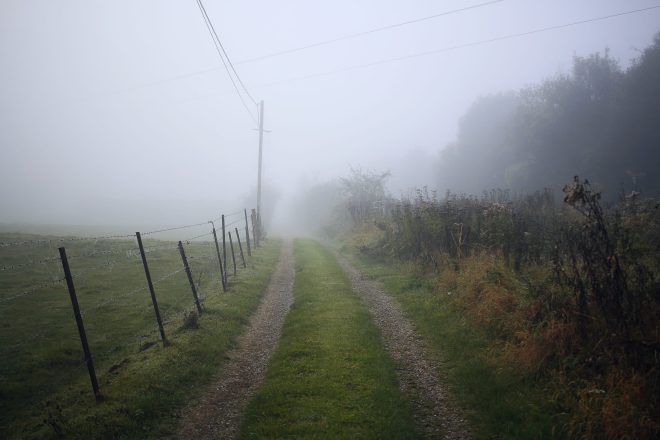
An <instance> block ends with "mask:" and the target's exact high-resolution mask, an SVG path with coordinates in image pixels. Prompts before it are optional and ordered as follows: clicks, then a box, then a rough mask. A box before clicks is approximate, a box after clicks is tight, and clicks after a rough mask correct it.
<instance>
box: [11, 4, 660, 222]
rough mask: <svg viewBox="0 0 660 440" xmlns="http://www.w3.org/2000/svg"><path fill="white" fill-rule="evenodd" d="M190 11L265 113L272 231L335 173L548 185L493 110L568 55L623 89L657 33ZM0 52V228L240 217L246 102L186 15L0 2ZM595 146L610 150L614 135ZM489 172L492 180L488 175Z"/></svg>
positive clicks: (629, 20) (316, 13) (374, 12)
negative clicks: (593, 60) (212, 32)
mask: <svg viewBox="0 0 660 440" xmlns="http://www.w3.org/2000/svg"><path fill="white" fill-rule="evenodd" d="M205 6H206V9H207V12H208V14H209V16H210V17H211V19H212V20H213V24H214V26H215V29H216V31H217V32H218V34H219V36H220V38H221V40H222V44H223V46H224V49H225V50H226V52H227V54H228V55H229V57H230V60H231V61H232V62H233V64H234V67H235V70H236V72H237V73H238V74H239V75H240V79H241V80H242V82H243V83H244V85H245V86H246V87H247V90H248V91H249V92H250V94H251V96H253V97H254V98H255V100H256V101H259V100H262V99H263V101H264V103H265V105H264V110H265V115H264V123H265V129H266V130H267V132H266V133H265V135H264V153H263V154H264V156H263V173H264V188H263V191H264V192H263V199H264V202H263V203H264V216H263V217H264V222H265V224H267V225H272V226H273V227H275V228H280V229H281V230H284V229H286V226H287V225H291V224H292V223H291V220H292V219H295V218H296V216H297V215H298V213H295V212H292V209H293V208H294V206H295V205H296V200H297V199H299V198H300V197H301V194H304V191H305V190H306V189H308V188H309V187H310V186H311V185H314V184H316V183H326V182H329V181H332V180H333V179H337V178H340V177H342V176H346V175H348V173H349V172H350V169H351V167H353V168H362V169H364V170H372V171H374V172H381V171H387V170H389V171H390V172H391V177H390V178H389V179H388V181H387V187H388V189H389V191H391V193H392V194H393V195H394V196H399V195H402V194H408V193H409V192H410V191H411V190H414V188H418V187H422V186H428V187H429V188H433V189H437V190H438V191H439V192H440V193H443V192H444V191H445V190H447V189H451V190H452V191H457V192H462V191H466V192H471V193H476V194H479V193H480V192H481V191H482V190H485V189H490V188H493V187H501V188H507V187H509V188H512V189H520V188H523V187H524V188H527V189H530V190H535V189H539V188H541V187H543V186H546V185H550V184H555V183H556V182H555V181H554V180H553V179H554V177H552V176H555V175H557V172H558V171H555V170H548V173H550V174H551V176H540V175H538V172H537V171H536V169H535V168H534V167H535V166H540V167H543V165H542V163H541V162H542V161H545V160H546V159H545V158H542V157H540V156H538V157H529V156H530V154H531V153H530V151H531V150H529V149H526V147H527V146H529V145H531V144H534V142H536V141H537V140H538V139H539V137H538V136H537V135H538V133H530V132H529V130H528V131H527V132H524V130H523V128H529V127H530V126H531V125H530V124H532V123H531V122H529V121H524V120H521V119H520V118H518V119H516V118H515V117H513V116H511V114H512V113H515V111H516V109H517V108H518V106H520V105H523V104H529V102H530V101H529V100H528V101H527V102H522V101H524V99H523V98H522V97H523V96H525V95H527V96H528V95H529V93H528V92H529V91H530V90H536V89H538V88H542V87H543V86H542V84H545V83H544V81H554V83H553V84H555V85H554V86H553V87H556V88H560V87H561V86H562V83H561V80H560V79H561V78H564V77H568V76H571V75H573V74H574V73H575V72H574V70H575V66H574V58H575V57H578V58H579V59H584V60H589V59H590V58H589V57H592V56H593V54H596V53H600V57H601V58H600V60H601V61H602V60H603V57H607V58H605V59H606V61H604V63H605V64H607V66H605V67H604V69H605V70H603V71H606V70H607V69H608V68H609V67H612V69H613V67H614V66H616V68H617V69H619V72H618V73H617V72H614V73H612V75H614V76H616V75H619V76H622V75H623V72H626V71H628V69H631V68H632V67H634V66H635V63H636V62H637V61H635V60H638V61H639V60H640V57H642V55H643V51H644V49H645V48H647V47H649V46H650V45H652V44H653V38H654V34H655V33H656V32H658V30H660V29H659V27H658V25H657V23H658V22H659V20H658V18H659V17H660V10H659V9H647V10H643V11H638V12H631V11H637V10H642V9H644V8H649V7H653V6H655V3H654V2H653V1H615V0H608V1H596V0H590V1H582V2H571V1H554V2H543V3H537V2H528V1H522V0H512V1H498V2H482V3H479V2H466V1H446V2H433V1H414V2H405V3H401V2H396V1H387V2H382V1H364V2H358V3H355V2H344V1H339V2H331V3H325V4H316V3H314V4H312V3H309V2H301V1H292V2H284V3H282V2H277V3H273V2H267V1H260V2H251V3H246V2H241V1H226V2H216V1H209V2H207V4H206V5H205ZM461 9H465V10H461ZM445 13H447V14H446V15H443V14H445ZM621 13H625V14H623V15H619V14H621ZM609 16H612V17H609ZM604 17H605V18H604ZM607 17H609V18H607ZM407 22H412V23H407ZM580 22H581V23H580ZM406 23H407V24H406ZM565 25H567V26H565ZM553 27H557V28H556V29H552V28H553ZM383 28H385V29H383ZM528 32H529V33H528ZM344 37H346V38H344ZM337 39H338V40H337ZM335 40H336V41H335ZM318 43H322V44H318ZM298 49H300V50H298ZM605 53H607V55H605ZM271 55H272V56H271ZM0 59H2V69H1V73H0V102H1V104H0V167H1V171H0V206H2V210H0V222H2V223H29V224H75V225H138V224H178V223H186V222H191V221H197V220H199V219H202V220H203V219H207V218H212V217H215V216H216V215H217V214H218V213H219V212H221V211H222V210H226V211H231V210H234V209H240V208H243V207H248V208H249V207H254V205H255V203H256V200H255V197H256V185H257V151H258V132H257V130H256V128H257V124H256V123H255V121H254V120H253V118H255V117H256V116H257V108H256V106H255V105H254V104H253V103H252V102H251V98H250V97H248V96H247V95H246V93H245V91H244V90H243V89H242V88H240V84H239V91H240V94H241V95H242V96H241V97H240V98H239V96H238V94H237V93H236V90H234V88H233V86H232V82H231V81H230V78H229V76H228V74H227V72H226V71H225V69H224V68H223V65H222V60H221V59H220V58H219V57H218V54H217V52H216V48H215V47H214V45H213V40H212V39H211V38H210V37H209V33H208V31H207V29H206V27H205V22H204V19H203V18H202V17H201V16H200V14H199V10H198V8H197V5H196V4H195V2H180V1H165V2H158V3H155V2H151V1H147V2H133V1H118V2H111V3H108V2H103V1H88V2H75V1H59V2H49V1H36V0H35V1H19V0H10V1H6V2H3V4H2V5H0ZM601 64H602V63H601ZM608 66H609V67H608ZM601 67H603V66H601ZM612 69H610V70H612ZM601 70H602V69H601ZM587 76H588V75H587ZM630 76H632V75H630ZM583 77H584V76H583ZM616 81H618V80H615V82H616ZM578 82H579V81H578ZM655 82H656V83H657V81H655ZM609 86H610V83H607V84H605V87H609ZM548 87H550V86H548ZM608 90H610V88H608ZM538 96H539V95H537V97H538ZM241 99H243V101H245V102H246V104H247V110H246V108H245V107H244V106H243V104H242V102H241ZM617 102H618V101H617ZM622 105H623V106H624V107H623V108H624V110H622V112H623V113H626V112H628V110H626V109H627V108H628V107H625V106H626V105H628V104H627V103H624V104H622ZM656 108H657V107H656ZM248 111H249V112H250V113H251V115H250V114H248ZM576 111H577V112H578V113H580V114H583V111H582V110H581V109H578V110H576ZM627 114H629V113H627ZM493 115H495V117H494V116H493ZM607 117H611V118H614V120H613V122H612V123H611V124H613V125H617V124H618V122H617V121H618V119H617V118H619V116H618V115H616V114H614V113H612V114H611V115H608V116H607ZM571 121H572V122H574V123H577V121H575V120H574V119H571ZM589 123H591V124H592V125H591V126H589V129H588V130H595V131H601V130H599V128H601V127H602V128H603V129H606V128H607V127H603V124H602V121H600V120H596V121H595V122H585V124H589ZM498 124H500V126H498ZM511 124H514V125H515V124H518V125H517V127H519V128H518V133H514V136H513V138H515V139H513V138H512V137H511V130H512V129H511V128H509V125H511ZM580 124H582V122H580ZM532 125H533V124H532ZM608 125H610V124H608ZM505 126H506V127H505ZM550 129H553V130H557V132H565V131H566V130H567V126H564V127H560V126H555V127H554V128H552V127H548V128H547V130H550ZM585 132H586V129H585ZM594 135H596V134H594ZM525 136H527V137H525ZM529 136H532V137H531V138H530V137H529ZM599 136H601V138H606V139H607V142H610V141H611V140H612V139H614V138H616V142H615V144H616V145H614V144H613V145H612V147H611V148H612V149H618V151H619V152H624V151H628V148H629V145H628V144H627V143H626V140H630V139H631V138H630V137H629V136H628V134H627V133H616V134H612V133H609V132H602V133H600V134H599ZM653 136H656V135H653ZM653 139H656V140H657V137H656V138H653ZM543 142H547V143H548V144H551V143H553V142H555V143H557V144H560V143H562V142H563V140H562V139H561V138H557V139H554V138H552V136H550V137H549V138H547V140H545V141H543ZM596 142H598V139H595V140H593V142H592V140H585V142H582V143H576V144H575V145H568V146H567V147H566V148H568V149H569V150H571V151H573V150H575V149H578V150H579V149H583V150H585V151H586V150H589V149H593V148H595V147H593V145H595V143H596ZM631 142H632V141H631ZM654 145H655V147H654V148H650V147H645V148H646V149H647V150H649V149H654V151H657V144H654ZM538 148H546V147H538ZM538 148H537V150H538ZM548 148H550V147H548ZM608 148H609V147H608ZM647 150H644V151H647ZM500 151H503V153H502V154H500ZM535 151H536V150H535ZM640 154H643V153H640ZM654 154H657V153H654ZM506 155H508V156H507V157H503V156H506ZM512 155H513V156H515V158H511V157H509V156H512ZM654 157H655V156H654ZM498 159H501V160H502V161H505V162H507V163H503V164H502V167H503V169H504V170H505V172H504V173H501V174H502V175H493V172H492V171H493V170H491V169H489V165H492V163H493V161H496V160H498ZM602 160H603V161H605V162H607V163H612V164H613V168H616V167H617V166H618V165H621V167H620V168H621V169H620V170H619V169H613V171H612V172H613V173H615V174H616V177H615V178H613V179H612V181H610V182H607V185H605V186H607V188H608V189H610V187H612V186H616V185H618V182H621V183H630V180H629V181H627V182H624V179H625V178H628V179H631V178H630V175H631V174H634V173H639V174H641V173H645V175H646V176H647V177H645V178H640V179H642V180H640V182H644V180H643V179H646V180H647V181H649V180H650V175H651V174H652V173H651V171H650V170H637V169H633V168H632V166H633V165H635V164H625V165H624V164H622V163H621V160H620V158H619V157H618V156H617V155H605V156H604V157H603V158H602ZM642 161H643V158H642ZM567 162H570V161H567ZM649 162H650V161H647V163H649ZM656 163H657V161H656ZM606 165H607V164H606ZM606 165H605V166H604V167H601V168H602V169H604V168H607V166H606ZM624 167H625V169H624ZM584 168H585V167H584V166H582V165H579V166H575V167H571V166H565V167H562V170H561V176H560V177H561V178H558V179H557V180H558V181H562V182H563V181H565V180H566V177H569V178H570V177H571V176H572V175H573V174H578V173H581V172H582V171H583V169H584ZM626 172H628V174H625V173H626ZM552 173H554V174H552ZM524 176H528V177H524ZM626 176H628V177H626ZM537 177H538V179H537ZM592 177H593V178H594V179H595V178H601V176H592ZM525 179H527V180H525ZM601 180H602V179H601ZM654 182H657V180H655V181H654ZM649 186H651V185H649ZM650 189H651V188H650Z"/></svg>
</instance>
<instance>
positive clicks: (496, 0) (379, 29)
mask: <svg viewBox="0 0 660 440" xmlns="http://www.w3.org/2000/svg"><path fill="white" fill-rule="evenodd" d="M503 1H504V0H493V1H489V2H485V3H479V4H476V5H472V6H467V7H464V8H460V9H453V10H451V11H445V12H440V13H438V14H433V15H428V16H426V17H420V18H415V19H413V20H408V21H402V22H400V23H394V24H390V25H387V26H381V27H377V28H373V29H369V30H366V31H361V32H356V33H353V34H348V35H344V36H342V37H337V38H331V39H329V40H324V41H318V42H316V43H311V44H307V45H305V46H300V47H294V48H291V49H285V50H281V51H279V52H273V53H270V54H266V55H260V56H256V57H254V58H248V59H246V60H242V61H239V62H237V63H236V64H247V63H252V62H255V61H260V60H264V59H266V58H273V57H278V56H281V55H286V54H289V53H293V52H300V51H302V50H306V49H311V48H314V47H319V46H325V45H328V44H332V43H337V42H339V41H344V40H349V39H351V38H357V37H363V36H365V35H369V34H374V33H376V32H382V31H386V30H389V29H394V28H397V27H401V26H407V25H410V24H415V23H420V22H422V21H428V20H432V19H434V18H438V17H444V16H446V15H452V14H457V13H459V12H464V11H469V10H471V9H477V8H482V7H484V6H490V5H492V4H495V3H502V2H503Z"/></svg>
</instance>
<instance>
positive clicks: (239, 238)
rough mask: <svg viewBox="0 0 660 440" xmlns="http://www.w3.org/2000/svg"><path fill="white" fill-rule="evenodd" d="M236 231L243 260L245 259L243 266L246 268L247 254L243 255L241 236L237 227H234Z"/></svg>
mask: <svg viewBox="0 0 660 440" xmlns="http://www.w3.org/2000/svg"><path fill="white" fill-rule="evenodd" d="M234 231H236V240H238V250H240V251H241V260H242V261H243V268H246V267H247V264H245V256H244V255H243V245H242V244H241V236H240V235H239V234H238V228H237V227H234Z"/></svg>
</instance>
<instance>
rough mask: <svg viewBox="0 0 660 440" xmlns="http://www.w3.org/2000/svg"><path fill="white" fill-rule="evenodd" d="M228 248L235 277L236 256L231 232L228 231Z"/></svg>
mask: <svg viewBox="0 0 660 440" xmlns="http://www.w3.org/2000/svg"><path fill="white" fill-rule="evenodd" d="M229 246H230V247H231V261H232V262H233V263H234V276H236V254H235V253H234V240H232V239H231V231H229Z"/></svg>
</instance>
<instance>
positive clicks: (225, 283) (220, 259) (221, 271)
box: [209, 222, 227, 292]
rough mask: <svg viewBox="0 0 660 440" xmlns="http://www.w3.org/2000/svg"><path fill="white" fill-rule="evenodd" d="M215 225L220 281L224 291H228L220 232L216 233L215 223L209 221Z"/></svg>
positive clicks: (214, 239)
mask: <svg viewBox="0 0 660 440" xmlns="http://www.w3.org/2000/svg"><path fill="white" fill-rule="evenodd" d="M209 223H211V225H212V226H213V241H214V242H215V252H216V254H217V255H218V264H220V281H221V282H222V291H223V292H226V291H227V279H226V278H225V270H224V267H223V266H222V257H221V256H220V245H218V234H216V233H215V223H213V222H209Z"/></svg>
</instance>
